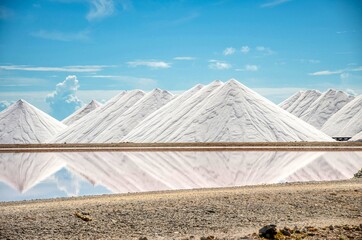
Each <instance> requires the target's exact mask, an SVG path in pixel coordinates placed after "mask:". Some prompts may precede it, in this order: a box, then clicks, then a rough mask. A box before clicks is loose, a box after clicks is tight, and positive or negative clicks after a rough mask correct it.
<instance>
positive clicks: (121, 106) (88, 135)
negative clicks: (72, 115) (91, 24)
mask: <svg viewBox="0 0 362 240" xmlns="http://www.w3.org/2000/svg"><path fill="white" fill-rule="evenodd" d="M144 95H145V92H143V91H141V90H132V91H123V92H121V93H119V94H118V95H117V96H115V97H113V98H112V99H110V100H109V101H108V102H106V103H105V104H104V105H103V106H102V107H99V108H97V109H96V110H94V111H92V112H90V113H89V114H87V115H85V116H84V117H82V118H81V119H79V120H78V121H76V122H75V123H74V124H72V125H71V126H69V127H68V128H67V129H66V130H65V131H63V132H61V133H60V134H58V135H57V136H56V137H55V138H54V139H52V142H56V143H64V142H66V143H91V142H94V139H95V137H97V136H98V135H99V134H101V133H102V132H104V131H105V130H106V129H107V128H108V127H109V126H110V124H112V123H113V122H114V121H116V120H117V119H118V118H119V117H120V116H122V114H123V113H124V112H126V111H127V110H128V109H130V108H131V107H132V106H133V105H135V103H136V102H137V101H139V100H140V99H141V98H142V97H143V96H144Z"/></svg>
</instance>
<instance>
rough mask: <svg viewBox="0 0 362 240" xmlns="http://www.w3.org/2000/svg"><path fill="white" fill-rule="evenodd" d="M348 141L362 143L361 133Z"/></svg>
mask: <svg viewBox="0 0 362 240" xmlns="http://www.w3.org/2000/svg"><path fill="white" fill-rule="evenodd" d="M350 141H355V142H362V131H361V132H359V133H357V134H356V135H354V136H353V137H352V138H351V139H350Z"/></svg>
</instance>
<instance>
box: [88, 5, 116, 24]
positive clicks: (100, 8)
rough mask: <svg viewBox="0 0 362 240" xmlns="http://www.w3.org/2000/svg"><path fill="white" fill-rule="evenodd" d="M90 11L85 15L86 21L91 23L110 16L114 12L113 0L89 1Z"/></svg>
mask: <svg viewBox="0 0 362 240" xmlns="http://www.w3.org/2000/svg"><path fill="white" fill-rule="evenodd" d="M90 3H91V9H90V11H89V13H88V14H87V17H86V18H87V20H88V21H92V20H96V19H101V18H103V17H106V16H111V15H112V14H113V13H114V11H115V6H114V2H113V0H91V1H90Z"/></svg>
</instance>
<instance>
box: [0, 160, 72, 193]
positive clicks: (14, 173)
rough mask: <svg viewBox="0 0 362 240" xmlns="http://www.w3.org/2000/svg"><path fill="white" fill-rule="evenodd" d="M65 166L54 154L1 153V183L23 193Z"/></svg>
mask: <svg viewBox="0 0 362 240" xmlns="http://www.w3.org/2000/svg"><path fill="white" fill-rule="evenodd" d="M64 166H65V164H64V163H63V162H61V161H60V160H58V159H56V157H55V155H54V154H53V153H1V154H0V181H1V182H4V183H6V184H8V185H9V186H11V187H13V188H14V189H16V190H18V191H19V192H22V193H23V192H26V191H28V190H29V189H31V188H32V187H34V186H35V185H37V184H38V183H40V182H41V181H42V180H45V179H46V178H48V177H49V176H51V175H53V174H54V173H56V172H57V171H59V170H60V169H61V168H62V167H64Z"/></svg>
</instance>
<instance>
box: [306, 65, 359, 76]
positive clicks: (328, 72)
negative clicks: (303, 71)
mask: <svg viewBox="0 0 362 240" xmlns="http://www.w3.org/2000/svg"><path fill="white" fill-rule="evenodd" d="M359 71H362V66H360V67H355V68H344V69H340V70H335V71H329V70H323V71H318V72H314V73H309V75H311V76H326V75H335V74H343V73H347V72H359ZM344 76H346V75H344ZM341 77H342V76H341Z"/></svg>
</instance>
